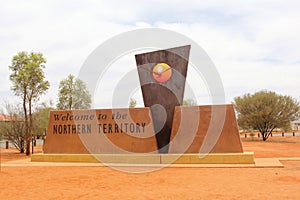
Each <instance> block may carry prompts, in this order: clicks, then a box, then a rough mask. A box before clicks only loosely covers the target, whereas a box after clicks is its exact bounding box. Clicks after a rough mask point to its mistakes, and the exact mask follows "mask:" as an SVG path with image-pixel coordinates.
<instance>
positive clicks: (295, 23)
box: [0, 0, 300, 106]
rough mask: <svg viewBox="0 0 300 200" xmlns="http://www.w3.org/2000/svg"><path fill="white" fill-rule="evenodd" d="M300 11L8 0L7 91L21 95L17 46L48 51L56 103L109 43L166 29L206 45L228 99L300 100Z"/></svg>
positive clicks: (254, 4)
mask: <svg viewBox="0 0 300 200" xmlns="http://www.w3.org/2000/svg"><path fill="white" fill-rule="evenodd" d="M299 8H300V2H298V1H292V0H291V1H267V0H265V1H234V0H232V1H221V0H219V1H192V0H188V1H179V0H173V1H158V0H155V1H133V0H132V1H115V0H111V1H96V0H95V1H93V0H89V1H85V2H83V1H66V0H65V1H43V2H42V1H37V0H35V1H34V0H32V1H26V2H25V1H24V2H22V1H15V0H12V1H6V2H1V7H0V27H1V30H3V31H1V32H0V43H1V46H0V50H1V54H0V66H1V67H0V77H1V79H0V85H1V88H0V94H1V95H2V96H3V95H5V97H4V98H7V99H14V101H15V99H16V98H15V97H14V95H13V94H12V92H10V83H9V80H8V76H9V74H10V72H9V70H8V68H7V66H8V65H10V61H11V58H12V56H13V55H15V54H16V53H17V52H18V51H23V50H26V51H38V52H42V53H43V54H44V55H45V57H46V58H47V61H48V62H47V65H46V66H47V68H46V70H45V73H46V78H47V79H48V80H49V81H50V84H51V88H50V90H49V92H48V94H47V95H45V96H44V97H43V98H42V100H47V99H52V100H56V98H57V97H56V95H57V89H58V83H59V81H60V80H61V79H63V78H65V77H66V76H67V75H68V74H70V73H72V74H74V75H77V73H78V71H79V69H80V66H81V65H82V63H83V62H84V60H85V59H86V58H87V56H88V55H89V53H91V52H92V51H93V50H94V49H95V48H96V47H97V46H98V45H100V44H101V43H102V42H104V41H105V40H107V39H109V38H110V37H112V36H114V35H117V34H119V33H122V32H124V31H127V30H132V29H135V28H141V27H143V28H144V27H160V28H165V29H170V30H174V31H177V32H180V33H182V34H184V35H186V36H188V37H190V38H191V39H193V40H195V41H196V42H197V43H198V44H200V45H201V46H202V47H203V48H204V49H205V51H206V52H207V53H208V55H209V56H210V57H211V58H212V60H213V62H214V63H215V65H216V67H217V69H218V70H219V73H220V75H221V78H222V80H223V83H224V87H225V92H226V96H227V98H226V100H227V101H228V102H230V101H231V100H232V98H233V97H234V96H237V95H241V94H243V93H245V92H254V91H257V90H261V89H269V90H275V91H277V92H279V93H282V94H288V95H292V96H294V97H296V98H297V99H298V100H300V89H298V87H297V85H299V83H300V81H299V80H298V76H299V73H300V68H299V64H300V57H299V52H300V28H299V27H300V14H299ZM129 60H130V59H129ZM120 63H122V64H123V65H124V64H129V63H130V62H128V60H127V61H120ZM116 70H117V68H116V69H115V71H116ZM121 74H122V73H121ZM117 77H120V76H118V75H117V74H115V75H109V76H108V78H111V79H116V78H117ZM199 84H200V85H201V83H199ZM107 90H108V91H109V90H110V89H107ZM198 94H199V95H198V97H197V98H199V99H198V101H199V102H198V103H200V104H201V102H203V101H208V99H207V98H205V95H206V93H205V89H203V90H201V91H198ZM135 96H139V95H137V94H135ZM106 102H108V101H107V100H106ZM0 103H1V102H0ZM104 104H106V103H104ZM104 106H106V105H104Z"/></svg>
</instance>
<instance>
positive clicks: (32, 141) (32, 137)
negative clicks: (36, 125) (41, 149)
mask: <svg viewBox="0 0 300 200" xmlns="http://www.w3.org/2000/svg"><path fill="white" fill-rule="evenodd" d="M33 143H34V136H33V134H32V135H31V148H32V150H31V153H32V154H33V149H34V148H33V146H34V145H33Z"/></svg>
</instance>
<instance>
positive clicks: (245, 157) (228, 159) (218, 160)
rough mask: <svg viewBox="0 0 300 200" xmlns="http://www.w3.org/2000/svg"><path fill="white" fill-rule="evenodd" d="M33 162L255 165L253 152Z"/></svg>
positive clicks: (40, 158) (47, 157) (49, 157)
mask: <svg viewBox="0 0 300 200" xmlns="http://www.w3.org/2000/svg"><path fill="white" fill-rule="evenodd" d="M31 162H80V163H126V164H255V162H254V155H253V153H252V152H246V153H217V154H207V155H199V154H182V155H180V154H33V155H32V156H31Z"/></svg>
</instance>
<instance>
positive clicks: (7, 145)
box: [5, 140, 9, 149]
mask: <svg viewBox="0 0 300 200" xmlns="http://www.w3.org/2000/svg"><path fill="white" fill-rule="evenodd" d="M8 148H9V141H8V140H7V141H5V149H8Z"/></svg>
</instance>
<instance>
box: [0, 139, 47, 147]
mask: <svg viewBox="0 0 300 200" xmlns="http://www.w3.org/2000/svg"><path fill="white" fill-rule="evenodd" d="M35 144H36V145H43V144H44V141H43V139H36V140H35ZM31 145H32V142H31ZM11 147H15V146H14V144H13V143H12V142H11V141H8V140H0V148H3V149H4V148H5V149H8V148H11Z"/></svg>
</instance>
